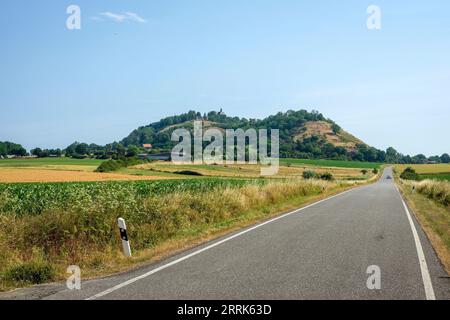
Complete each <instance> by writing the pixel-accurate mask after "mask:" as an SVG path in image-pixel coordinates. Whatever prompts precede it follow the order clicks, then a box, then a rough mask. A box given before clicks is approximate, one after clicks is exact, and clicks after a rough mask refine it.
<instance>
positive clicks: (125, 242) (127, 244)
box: [117, 218, 131, 257]
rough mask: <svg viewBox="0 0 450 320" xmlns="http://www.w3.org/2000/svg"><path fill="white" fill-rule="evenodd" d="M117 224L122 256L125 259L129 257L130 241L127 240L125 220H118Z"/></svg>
mask: <svg viewBox="0 0 450 320" xmlns="http://www.w3.org/2000/svg"><path fill="white" fill-rule="evenodd" d="M117 223H118V224H119V230H120V238H121V239H122V246H123V254H124V255H125V256H126V257H131V248H130V241H129V240H128V234H127V225H126V224H125V220H124V219H122V218H119V219H118V220H117Z"/></svg>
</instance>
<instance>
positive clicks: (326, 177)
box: [320, 172, 334, 181]
mask: <svg viewBox="0 0 450 320" xmlns="http://www.w3.org/2000/svg"><path fill="white" fill-rule="evenodd" d="M320 179H322V180H326V181H332V180H334V177H333V175H332V174H331V173H329V172H325V173H323V174H321V175H320Z"/></svg>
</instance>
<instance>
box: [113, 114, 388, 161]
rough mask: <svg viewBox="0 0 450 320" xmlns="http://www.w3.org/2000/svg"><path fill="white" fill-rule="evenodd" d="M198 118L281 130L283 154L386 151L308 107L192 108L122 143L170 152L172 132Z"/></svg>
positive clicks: (369, 156)
mask: <svg viewBox="0 0 450 320" xmlns="http://www.w3.org/2000/svg"><path fill="white" fill-rule="evenodd" d="M195 120H201V121H203V126H204V128H205V129H207V128H212V127H214V128H219V129H237V128H242V129H244V130H246V129H248V128H254V129H263V128H264V129H279V130H280V156H281V157H293V158H329V159H348V160H360V161H384V156H385V154H384V152H383V151H380V150H377V149H375V148H371V147H369V146H368V145H367V144H365V143H364V142H362V141H361V140H360V139H358V138H356V137H354V136H353V135H351V134H350V133H348V132H346V131H344V130H343V129H341V128H340V127H339V125H337V124H336V123H335V122H334V121H332V120H330V119H327V118H325V117H324V116H323V115H322V114H321V113H319V112H317V111H312V112H308V111H306V110H299V111H292V110H290V111H287V112H285V113H281V112H279V113H277V114H276V115H272V116H269V117H267V118H264V119H246V118H239V117H229V116H227V115H225V114H224V113H223V112H221V111H220V112H216V111H211V112H209V113H208V114H203V115H202V114H201V113H199V112H196V111H189V112H188V113H185V114H181V115H178V116H172V117H167V118H165V119H162V120H160V121H158V122H155V123H152V124H149V125H147V126H144V127H140V128H138V129H136V130H134V131H133V132H131V133H130V134H129V135H128V136H127V137H126V138H124V139H123V140H122V141H121V143H122V144H124V145H125V146H130V145H137V146H140V145H142V144H144V143H150V144H152V145H153V148H154V150H155V151H158V152H159V151H170V150H171V149H172V147H173V145H174V143H173V142H172V141H171V134H172V132H173V131H174V130H175V129H177V128H181V127H183V128H187V129H190V130H192V128H193V123H194V121H195Z"/></svg>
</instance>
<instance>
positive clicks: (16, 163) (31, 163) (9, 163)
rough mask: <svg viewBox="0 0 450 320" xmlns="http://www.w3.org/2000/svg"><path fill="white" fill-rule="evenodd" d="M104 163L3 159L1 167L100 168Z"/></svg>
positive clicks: (46, 159)
mask: <svg viewBox="0 0 450 320" xmlns="http://www.w3.org/2000/svg"><path fill="white" fill-rule="evenodd" d="M103 161H104V160H98V159H72V158H38V159H2V160H0V167H11V168H14V167H19V168H21V167H45V166H58V165H59V166H99V165H100V164H101V163H102V162H103Z"/></svg>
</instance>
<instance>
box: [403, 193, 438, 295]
mask: <svg viewBox="0 0 450 320" xmlns="http://www.w3.org/2000/svg"><path fill="white" fill-rule="evenodd" d="M395 187H396V188H397V191H398V193H399V194H400V198H401V200H402V203H403V207H404V208H405V212H406V215H407V216H408V221H409V225H410V226H411V230H412V233H413V236H414V242H415V244H416V250H417V256H418V257H419V264H420V272H421V273H422V281H423V286H424V288H425V296H426V298H427V300H436V296H435V294H434V290H433V283H432V282H431V277H430V272H429V271H428V265H427V261H426V259H425V254H424V253H423V248H422V243H421V242H420V238H419V234H418V233H417V230H416V226H415V225H414V222H413V220H412V217H411V213H410V212H409V209H408V206H407V205H406V203H405V200H403V197H402V196H401V193H400V190H398V187H397V186H395Z"/></svg>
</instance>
